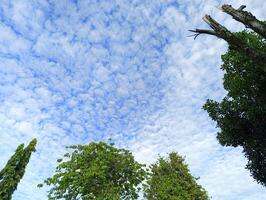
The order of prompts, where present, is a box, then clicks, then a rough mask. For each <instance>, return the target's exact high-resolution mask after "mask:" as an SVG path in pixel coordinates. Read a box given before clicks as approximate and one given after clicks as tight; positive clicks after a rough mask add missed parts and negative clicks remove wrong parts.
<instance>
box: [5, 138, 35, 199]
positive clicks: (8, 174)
mask: <svg viewBox="0 0 266 200" xmlns="http://www.w3.org/2000/svg"><path fill="white" fill-rule="evenodd" d="M36 144H37V140H36V139H33V140H32V141H31V142H30V143H29V145H28V146H27V147H26V148H25V149H24V144H20V145H19V146H18V147H17V149H16V151H15V153H14V155H13V156H12V157H11V158H10V159H9V161H8V162H7V164H6V166H5V167H4V168H3V169H2V170H1V171H0V199H1V200H10V199H11V198H12V194H13V192H14V191H15V190H16V189H17V185H18V183H19V182H20V180H21V179H22V178H23V176H24V174H25V169H26V166H27V164H28V163H29V160H30V157H31V154H32V152H34V151H35V147H36Z"/></svg>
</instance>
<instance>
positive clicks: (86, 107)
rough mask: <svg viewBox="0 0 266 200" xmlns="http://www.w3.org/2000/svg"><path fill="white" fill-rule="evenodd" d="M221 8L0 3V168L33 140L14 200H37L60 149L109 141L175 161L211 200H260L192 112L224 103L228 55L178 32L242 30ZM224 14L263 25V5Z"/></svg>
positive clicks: (112, 1)
mask: <svg viewBox="0 0 266 200" xmlns="http://www.w3.org/2000/svg"><path fill="white" fill-rule="evenodd" d="M225 2H226V1H224V2H223V3H225ZM220 3H221V2H220V1H216V0H210V1H207V0H206V1H203V0H191V1H185V0H175V1H174V0H134V1H125V0H100V1H96V0H76V1H74V0H73V1H70V0H60V1H48V0H47V1H46V0H36V1H33V2H31V1H26V0H20V1H19V0H18V1H9V0H2V1H1V5H0V13H1V14H0V64H1V67H0V92H1V93H0V101H1V104H0V122H1V123H0V124H1V125H0V132H1V134H0V146H1V148H0V154H1V155H2V157H1V160H0V167H3V166H4V164H5V163H6V161H7V159H8V158H9V157H10V156H11V154H12V153H13V151H14V150H15V148H16V146H17V145H18V144H19V143H22V142H28V141H30V139H32V138H33V137H36V138H38V140H39V144H38V151H37V152H36V153H35V154H34V155H33V157H32V159H31V162H30V164H29V166H28V168H27V173H26V175H25V177H24V179H23V180H22V182H21V183H20V184H19V187H18V190H17V191H16V193H15V195H14V199H15V200H20V199H24V200H43V199H46V193H45V191H44V190H40V189H37V188H36V185H37V184H38V183H40V182H41V181H42V180H43V179H44V178H46V177H47V176H50V175H52V174H53V171H54V168H55V166H56V159H57V158H58V157H60V156H62V154H63V153H64V152H65V148H64V147H65V146H67V145H72V144H86V143H88V142H90V141H98V140H107V139H108V138H109V137H111V138H112V139H113V140H114V141H115V142H116V143H117V144H118V145H119V146H121V147H126V148H130V149H131V150H132V151H133V152H134V154H135V155H136V157H137V159H138V160H140V161H143V162H145V163H150V162H152V161H153V160H154V159H155V158H156V157H157V154H159V153H160V154H162V155H163V154H165V153H166V152H169V151H172V150H174V151H178V152H179V153H180V154H182V155H184V156H186V157H187V159H186V160H187V162H188V164H189V165H190V168H191V170H192V173H193V174H194V175H195V176H201V179H200V183H201V184H202V185H203V186H204V187H205V188H206V189H207V190H208V192H209V194H210V195H211V196H212V197H213V199H215V200H220V199H223V200H231V199H232V200H237V199H239V200H240V199H241V200H243V199H247V200H258V199H265V198H266V191H265V189H263V188H262V187H261V186H259V185H257V184H256V183H255V182H254V181H253V180H252V179H251V178H250V176H249V172H248V171H246V170H245V169H244V166H245V163H246V160H245V158H244V157H243V155H242V154H241V149H232V148H224V147H221V146H219V144H218V143H217V142H216V139H215V135H216V131H217V130H216V129H215V125H214V124H213V123H212V122H211V121H210V120H209V118H208V116H207V115H206V113H204V112H203V111H202V110H201V107H202V105H203V103H204V101H205V100H206V99H207V98H214V99H217V100H219V99H221V98H222V96H223V95H224V93H225V92H224V90H223V89H222V72H221V71H220V70H219V65H220V54H221V53H223V52H224V51H225V50H226V44H225V43H224V42H223V41H219V40H217V39H215V38H212V37H202V38H199V39H198V40H196V41H193V40H192V39H191V38H187V37H186V36H187V35H188V32H187V30H188V29H191V28H194V27H199V26H205V25H204V24H203V23H202V22H201V17H202V15H203V14H205V13H211V14H212V15H214V16H215V17H216V18H217V19H218V20H219V21H221V22H222V23H224V24H225V25H228V26H230V27H234V30H240V29H241V28H243V27H242V26H241V25H239V24H237V23H234V22H233V20H231V19H230V17H227V16H225V15H224V14H222V13H221V12H220V11H219V10H218V9H217V8H216V7H217V6H219V4H220ZM230 3H233V4H234V5H236V6H239V5H241V4H242V3H245V4H247V5H248V9H249V10H251V11H252V12H254V13H255V14H256V15H257V16H258V17H259V18H264V19H265V18H266V16H265V14H264V13H263V11H265V10H266V3H265V2H264V1H263V0H254V1H252V2H251V1H248V2H245V1H233V2H232V1H230Z"/></svg>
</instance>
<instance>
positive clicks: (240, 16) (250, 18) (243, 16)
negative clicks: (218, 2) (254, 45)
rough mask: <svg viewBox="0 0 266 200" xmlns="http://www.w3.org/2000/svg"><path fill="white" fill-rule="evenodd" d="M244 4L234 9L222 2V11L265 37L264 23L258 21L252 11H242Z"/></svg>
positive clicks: (265, 25) (265, 27) (265, 28)
mask: <svg viewBox="0 0 266 200" xmlns="http://www.w3.org/2000/svg"><path fill="white" fill-rule="evenodd" d="M245 7H246V6H241V7H240V8H239V9H234V8H233V7H232V6H231V5H227V4H224V5H223V6H222V11H223V12H225V13H227V14H229V15H231V16H232V17H233V19H235V20H236V21H239V22H241V23H243V24H244V25H245V26H246V27H247V28H251V29H252V30H253V31H255V32H256V33H258V34H259V35H261V36H262V37H263V38H265V39H266V23H265V22H262V21H259V20H258V19H257V18H256V17H255V16H254V15H252V13H250V12H247V11H244V10H243V9H244V8H245Z"/></svg>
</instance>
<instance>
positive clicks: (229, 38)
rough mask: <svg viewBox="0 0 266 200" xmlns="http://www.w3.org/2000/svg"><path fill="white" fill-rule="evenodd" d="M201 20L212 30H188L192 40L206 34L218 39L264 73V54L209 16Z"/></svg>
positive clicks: (265, 60)
mask: <svg viewBox="0 0 266 200" xmlns="http://www.w3.org/2000/svg"><path fill="white" fill-rule="evenodd" d="M203 20H204V21H205V22H206V23H207V24H208V25H209V26H210V27H211V28H212V29H213V30H205V29H195V30H190V31H191V32H193V33H195V34H194V35H193V36H194V39H196V38H197V37H198V36H199V35H200V34H208V35H214V36H216V37H218V38H221V39H223V40H225V41H226V42H227V43H228V44H229V46H230V47H232V48H234V49H236V50H237V51H239V52H241V53H243V54H244V55H246V56H247V57H249V58H250V59H251V60H253V62H255V63H257V64H258V65H259V66H261V68H262V70H263V71H265V72H266V54H265V53H264V54H263V53H259V52H257V51H256V50H255V49H253V48H251V47H250V46H249V45H248V44H246V43H245V42H244V41H242V40H240V39H239V38H237V37H236V36H235V35H234V34H233V33H232V32H230V31H229V30H228V29H227V28H226V27H224V26H222V25H221V24H219V23H218V22H217V21H215V20H214V19H213V18H212V17H211V16H210V15H205V16H204V17H203Z"/></svg>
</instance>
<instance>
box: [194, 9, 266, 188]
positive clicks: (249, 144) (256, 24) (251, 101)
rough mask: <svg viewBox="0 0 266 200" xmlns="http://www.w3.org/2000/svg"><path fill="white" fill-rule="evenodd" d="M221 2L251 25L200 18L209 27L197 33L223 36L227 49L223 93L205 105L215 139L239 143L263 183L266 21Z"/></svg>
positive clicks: (265, 162) (265, 178) (227, 143)
mask: <svg viewBox="0 0 266 200" xmlns="http://www.w3.org/2000/svg"><path fill="white" fill-rule="evenodd" d="M245 8H246V6H244V5H242V6H240V7H239V8H238V9H235V8H233V7H232V6H231V5H226V4H225V5H223V6H222V7H221V10H222V11H223V12H225V13H227V14H229V15H231V16H232V17H233V19H235V20H236V21H238V22H240V23H242V24H244V25H245V27H246V28H250V29H252V32H247V31H242V32H240V33H231V32H230V31H229V30H228V29H226V27H224V26H222V25H221V24H219V23H218V22H217V21H215V20H214V19H213V18H211V16H209V15H206V16H205V17H204V18H203V19H204V21H205V22H206V23H207V24H208V25H209V26H210V27H211V29H212V30H206V29H196V30H192V32H194V33H195V35H194V36H195V38H196V37H197V36H199V35H200V34H209V35H214V36H216V37H218V38H221V39H223V40H225V41H226V42H227V43H228V45H229V49H228V51H227V53H226V54H225V55H223V56H222V61H223V65H222V70H223V71H224V88H225V90H227V92H228V93H227V95H226V97H225V98H224V99H223V100H222V101H221V102H220V103H219V102H216V101H214V100H207V102H206V104H205V105H204V107H203V108H204V109H205V110H206V111H207V112H208V113H209V116H210V117H211V118H212V119H213V120H214V121H215V122H216V123H217V127H218V128H219V129H220V132H218V136H217V138H218V140H219V142H220V143H221V144H222V145H224V146H233V147H237V146H240V147H242V148H243V152H244V153H245V156H246V157H247V159H248V164H247V168H248V169H249V170H250V172H251V175H252V176H253V177H254V178H255V180H257V182H258V183H261V184H262V185H264V186H266V23H265V22H264V21H260V20H258V19H257V18H256V17H255V16H254V15H253V14H252V13H250V12H247V11H244V9H245Z"/></svg>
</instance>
